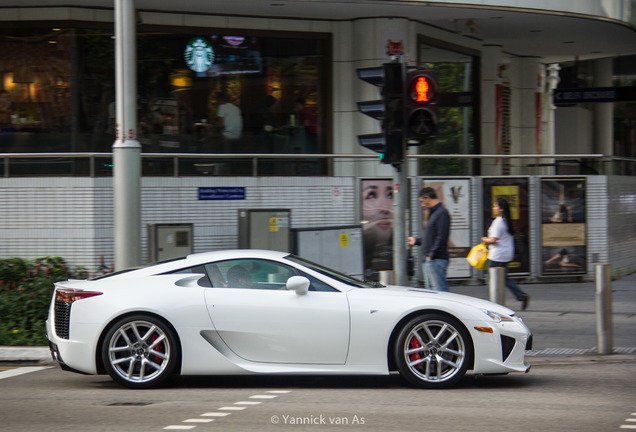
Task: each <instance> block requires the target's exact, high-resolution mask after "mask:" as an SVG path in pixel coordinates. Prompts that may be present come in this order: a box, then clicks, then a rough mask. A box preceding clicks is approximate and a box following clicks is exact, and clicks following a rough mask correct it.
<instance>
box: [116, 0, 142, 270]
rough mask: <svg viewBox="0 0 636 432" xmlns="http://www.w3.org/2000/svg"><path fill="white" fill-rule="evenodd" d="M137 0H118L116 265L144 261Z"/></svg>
mask: <svg viewBox="0 0 636 432" xmlns="http://www.w3.org/2000/svg"><path fill="white" fill-rule="evenodd" d="M135 19H136V17H135V5H134V0H115V76H116V98H115V100H116V106H117V124H116V132H115V143H114V144H113V194H114V207H115V268H116V269H117V270H121V269H125V268H130V267H136V266H138V265H140V264H141V210H140V195H141V194H140V184H141V146H140V145H139V141H137V75H136V73H137V69H136V65H137V53H136V44H137V41H136V33H135V32H136V30H135V24H136V23H135Z"/></svg>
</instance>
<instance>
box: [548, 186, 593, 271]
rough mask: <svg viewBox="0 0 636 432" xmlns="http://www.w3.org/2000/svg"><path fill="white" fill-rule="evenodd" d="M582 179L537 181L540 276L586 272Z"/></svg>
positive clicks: (583, 188) (584, 208)
mask: <svg viewBox="0 0 636 432" xmlns="http://www.w3.org/2000/svg"><path fill="white" fill-rule="evenodd" d="M585 232H586V204H585V179H583V178H581V179H562V178H561V179H549V178H545V179H541V257H542V263H543V275H570V274H584V273H586V272H587V269H586V263H587V246H586V236H585Z"/></svg>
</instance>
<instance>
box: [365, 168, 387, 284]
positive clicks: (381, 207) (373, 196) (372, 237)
mask: <svg viewBox="0 0 636 432" xmlns="http://www.w3.org/2000/svg"><path fill="white" fill-rule="evenodd" d="M360 191H361V197H360V205H361V211H360V215H361V217H362V221H361V225H362V244H363V248H364V273H365V278H367V279H371V280H374V279H377V272H378V271H380V270H393V179H390V178H389V179H385V178H382V179H362V180H360Z"/></svg>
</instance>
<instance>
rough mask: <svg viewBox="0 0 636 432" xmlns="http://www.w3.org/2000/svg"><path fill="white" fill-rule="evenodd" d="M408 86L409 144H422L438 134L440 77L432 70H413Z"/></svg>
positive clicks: (407, 116)
mask: <svg viewBox="0 0 636 432" xmlns="http://www.w3.org/2000/svg"><path fill="white" fill-rule="evenodd" d="M407 85H408V88H407V107H406V122H407V124H406V131H407V132H406V133H407V139H408V141H409V142H415V143H421V141H422V140H424V139H427V138H433V137H435V135H436V134H437V123H438V109H437V102H438V99H439V87H438V75H437V73H436V72H434V71H430V70H424V69H415V70H411V71H409V73H408V79H407Z"/></svg>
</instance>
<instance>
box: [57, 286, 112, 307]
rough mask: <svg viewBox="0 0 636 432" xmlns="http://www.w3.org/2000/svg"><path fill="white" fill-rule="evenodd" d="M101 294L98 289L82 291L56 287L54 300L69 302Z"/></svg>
mask: <svg viewBox="0 0 636 432" xmlns="http://www.w3.org/2000/svg"><path fill="white" fill-rule="evenodd" d="M102 294H103V293H102V292H99V291H84V290H78V289H73V288H57V290H56V291H55V298H56V300H60V301H63V302H65V303H69V304H71V303H73V302H75V301H77V300H82V299H85V298H89V297H95V296H98V295H102Z"/></svg>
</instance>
